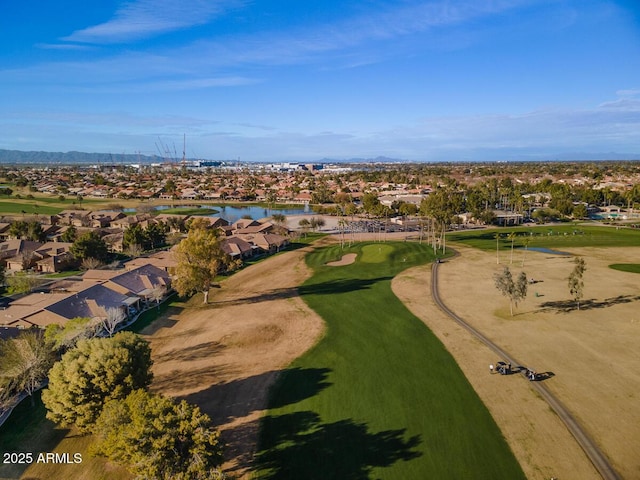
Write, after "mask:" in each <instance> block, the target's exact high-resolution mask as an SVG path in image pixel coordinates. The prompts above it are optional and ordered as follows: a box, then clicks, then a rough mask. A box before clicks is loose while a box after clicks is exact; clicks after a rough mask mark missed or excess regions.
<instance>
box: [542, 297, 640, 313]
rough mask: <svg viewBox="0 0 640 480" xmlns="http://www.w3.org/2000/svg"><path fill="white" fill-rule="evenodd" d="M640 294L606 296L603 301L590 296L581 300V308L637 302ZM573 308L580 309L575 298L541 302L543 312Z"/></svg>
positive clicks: (564, 311) (570, 309) (563, 310)
mask: <svg viewBox="0 0 640 480" xmlns="http://www.w3.org/2000/svg"><path fill="white" fill-rule="evenodd" d="M638 300H640V296H634V295H618V296H617V297H611V298H606V299H604V300H602V301H598V300H595V299H593V298H590V299H588V300H582V301H580V310H594V309H596V308H607V307H612V306H614V305H620V304H623V303H631V302H637V301H638ZM572 310H578V304H577V302H576V301H575V300H559V301H556V302H544V303H542V304H540V310H539V311H542V312H556V313H567V312H571V311H572Z"/></svg>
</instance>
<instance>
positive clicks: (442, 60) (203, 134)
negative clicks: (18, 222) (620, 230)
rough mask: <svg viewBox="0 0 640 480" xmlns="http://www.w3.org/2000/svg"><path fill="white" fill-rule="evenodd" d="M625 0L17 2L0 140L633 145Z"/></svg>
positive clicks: (492, 149) (469, 150) (457, 147)
mask: <svg viewBox="0 0 640 480" xmlns="http://www.w3.org/2000/svg"><path fill="white" fill-rule="evenodd" d="M632 3H633V2H627V1H613V2H607V1H603V0H588V1H586V2H584V1H582V2H578V1H577V0H562V1H561V0H542V1H535V0H517V1H500V0H496V1H486V2H482V3H479V2H471V1H468V0H457V1H444V0H435V1H416V0H402V1H388V0H382V1H373V0H371V1H369V0H353V1H347V2H344V1H343V2H337V1H330V2H323V3H322V4H318V5H307V4H303V5H296V6H291V5H287V6H284V5H280V4H279V2H261V3H260V4H259V5H258V4H257V3H255V2H252V1H249V0H218V1H205V0H190V1H181V2H178V1H177V0H134V1H127V2H125V1H120V0H111V1H107V2H101V3H100V5H90V6H88V5H86V4H82V3H80V2H78V1H77V0H62V1H60V2H57V3H55V4H46V5H42V6H41V7H40V9H39V10H38V11H35V12H33V11H31V10H30V7H29V6H28V5H24V4H15V3H14V4H11V5H9V6H7V8H6V9H5V10H6V11H5V15H4V22H3V24H4V25H3V31H4V33H5V36H6V38H7V40H6V41H5V42H3V44H2V46H1V47H0V55H1V58H2V60H3V66H2V67H1V68H0V87H1V88H2V91H3V93H4V95H3V97H4V98H3V102H2V105H0V114H1V116H2V120H0V125H1V129H2V132H3V133H2V135H0V148H1V149H7V150H20V151H50V152H57V151H61V152H68V151H80V152H88V153H92V152H100V153H114V154H115V153H123V152H124V153H130V154H135V153H138V152H139V153H141V154H144V155H160V156H163V155H166V152H165V151H162V150H163V149H165V148H166V149H169V150H170V151H171V153H172V154H175V156H177V157H179V158H182V148H183V135H185V136H186V139H187V141H186V151H185V156H186V157H189V158H202V159H225V158H226V159H235V158H238V157H239V158H240V159H242V161H257V162H279V161H311V162H313V161H318V160H321V159H339V160H348V159H352V158H376V157H389V158H397V159H399V160H407V161H416V162H417V161H425V162H443V161H491V160H495V161H504V160H514V161H525V160H556V159H565V160H592V159H595V160H598V159H606V156H607V155H610V156H612V157H614V158H611V159H614V160H615V159H627V158H628V157H629V156H638V157H640V8H639V7H638V6H635V5H633V4H632ZM26 18H28V19H29V22H28V23H27V22H26V21H25V19H26ZM27 25H28V28H27V27H26V26H27Z"/></svg>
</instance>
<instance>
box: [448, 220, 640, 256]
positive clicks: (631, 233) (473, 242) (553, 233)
mask: <svg viewBox="0 0 640 480" xmlns="http://www.w3.org/2000/svg"><path fill="white" fill-rule="evenodd" d="M512 232H514V233H515V234H516V237H515V239H514V242H513V245H514V247H515V248H522V247H524V246H525V240H527V239H528V241H529V244H528V246H529V247H539V248H563V247H564V248H569V247H638V246H640V230H638V229H631V228H616V227H600V226H582V225H580V226H576V225H561V226H558V225H553V226H549V225H543V226H540V227H513V228H499V229H496V228H492V229H487V230H472V231H466V232H459V233H450V234H448V235H447V240H448V241H450V242H460V243H463V244H465V245H469V246H472V247H476V248H479V249H481V250H493V251H495V250H496V234H500V240H499V248H500V249H504V248H511V239H509V238H508V237H507V236H508V235H509V234H510V233H512Z"/></svg>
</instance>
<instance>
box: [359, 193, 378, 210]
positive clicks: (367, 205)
mask: <svg viewBox="0 0 640 480" xmlns="http://www.w3.org/2000/svg"><path fill="white" fill-rule="evenodd" d="M378 205H380V200H379V199H378V196H377V195H376V194H375V193H371V192H367V193H365V194H364V195H363V196H362V208H363V210H364V211H365V212H366V213H368V214H370V215H373V214H374V212H375V211H376V209H377V208H378Z"/></svg>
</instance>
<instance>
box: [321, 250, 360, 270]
mask: <svg viewBox="0 0 640 480" xmlns="http://www.w3.org/2000/svg"><path fill="white" fill-rule="evenodd" d="M356 257H357V254H355V253H347V254H346V255H343V256H342V258H341V259H340V260H336V261H335V262H329V263H327V264H326V265H327V266H329V267H343V266H345V265H351V264H352V263H353V262H355V261H356Z"/></svg>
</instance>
